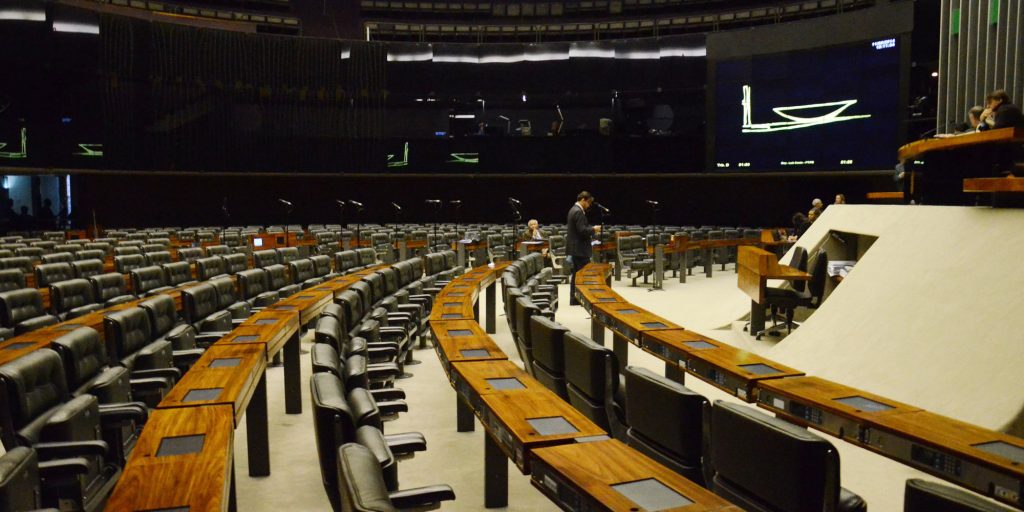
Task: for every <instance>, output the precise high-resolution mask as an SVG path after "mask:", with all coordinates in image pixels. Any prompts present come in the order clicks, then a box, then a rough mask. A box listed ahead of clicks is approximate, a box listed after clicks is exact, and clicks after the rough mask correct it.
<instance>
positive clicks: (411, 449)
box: [384, 432, 427, 458]
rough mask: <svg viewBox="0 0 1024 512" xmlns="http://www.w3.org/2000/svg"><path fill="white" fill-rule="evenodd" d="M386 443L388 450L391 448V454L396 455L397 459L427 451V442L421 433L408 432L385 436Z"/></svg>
mask: <svg viewBox="0 0 1024 512" xmlns="http://www.w3.org/2000/svg"><path fill="white" fill-rule="evenodd" d="M384 441H385V442H386V443H387V444H388V448H391V453H393V454H395V456H396V457H402V458H405V457H404V456H406V455H409V456H411V455H412V454H413V453H416V452H422V451H426V449H427V440H426V438H424V437H423V434H420V433H419V432H407V433H404V434H394V435H386V436H384Z"/></svg>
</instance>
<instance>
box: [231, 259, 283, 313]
mask: <svg viewBox="0 0 1024 512" xmlns="http://www.w3.org/2000/svg"><path fill="white" fill-rule="evenodd" d="M235 276H236V277H237V278H238V292H239V295H240V297H241V299H242V300H244V301H246V302H248V303H249V306H250V307H254V308H263V307H267V306H269V305H271V304H273V303H275V302H277V301H278V299H280V297H281V296H280V295H278V293H277V291H273V290H270V285H269V282H268V280H267V272H266V271H265V270H263V269H261V268H254V269H252V270H243V271H241V272H239V273H237V274H235Z"/></svg>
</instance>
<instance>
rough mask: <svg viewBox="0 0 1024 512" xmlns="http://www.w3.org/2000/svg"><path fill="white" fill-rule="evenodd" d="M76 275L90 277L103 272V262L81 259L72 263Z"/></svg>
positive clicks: (84, 277)
mask: <svg viewBox="0 0 1024 512" xmlns="http://www.w3.org/2000/svg"><path fill="white" fill-rule="evenodd" d="M71 269H72V270H73V271H74V272H75V277H80V278H82V279H88V278H90V277H93V276H98V275H100V274H102V273H103V271H104V270H103V262H102V261H100V260H79V261H74V262H72V263H71Z"/></svg>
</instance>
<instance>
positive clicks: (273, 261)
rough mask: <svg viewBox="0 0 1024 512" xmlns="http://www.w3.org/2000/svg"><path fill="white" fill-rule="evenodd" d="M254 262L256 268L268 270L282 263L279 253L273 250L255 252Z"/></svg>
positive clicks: (253, 254)
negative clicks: (267, 268)
mask: <svg viewBox="0 0 1024 512" xmlns="http://www.w3.org/2000/svg"><path fill="white" fill-rule="evenodd" d="M252 261H253V264H254V265H255V266H256V268H266V267H269V266H271V265H277V264H279V263H281V261H280V257H279V256H278V255H277V251H274V250H273V249H268V250H265V251H255V252H253V253H252Z"/></svg>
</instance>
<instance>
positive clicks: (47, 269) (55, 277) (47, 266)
mask: <svg viewBox="0 0 1024 512" xmlns="http://www.w3.org/2000/svg"><path fill="white" fill-rule="evenodd" d="M35 272H36V287H37V288H45V287H47V286H50V285H51V284H53V283H59V282H61V281H67V280H68V279H74V278H75V272H74V270H72V269H71V264H70V263H43V264H42V265H37V266H36V269H35Z"/></svg>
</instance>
